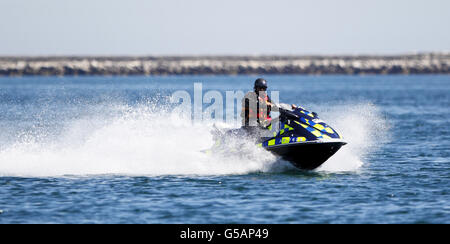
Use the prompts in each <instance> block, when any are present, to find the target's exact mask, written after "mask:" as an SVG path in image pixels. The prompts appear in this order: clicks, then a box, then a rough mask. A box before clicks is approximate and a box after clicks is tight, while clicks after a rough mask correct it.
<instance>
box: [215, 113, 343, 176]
mask: <svg viewBox="0 0 450 244" xmlns="http://www.w3.org/2000/svg"><path fill="white" fill-rule="evenodd" d="M286 107H289V106H284V108H283V106H280V105H278V108H279V112H280V116H279V117H278V118H277V120H278V121H273V122H272V124H271V125H270V126H269V127H268V129H269V133H272V135H271V136H270V137H266V136H262V137H259V138H257V146H259V147H262V148H264V149H266V150H268V151H270V152H272V153H273V154H275V155H278V156H280V157H281V158H283V159H284V160H286V161H289V162H290V163H291V164H293V165H294V166H295V167H297V168H300V169H308V170H311V169H315V168H317V167H319V166H320V165H322V164H323V163H324V162H325V161H326V160H328V158H330V157H331V156H333V154H335V153H336V152H337V151H338V150H339V149H340V148H341V147H342V146H343V145H345V144H346V142H345V141H344V140H343V138H342V136H341V135H340V134H339V133H338V132H337V131H336V130H334V129H333V128H331V127H330V126H329V125H327V124H326V123H325V122H324V121H322V120H321V119H319V117H318V116H317V114H316V113H314V112H309V111H307V110H306V109H304V108H302V107H297V108H295V109H287V108H286ZM242 131H244V129H237V130H230V131H228V132H226V133H216V145H215V146H214V147H213V148H212V149H210V150H208V151H209V152H214V151H215V150H217V149H218V148H220V147H221V145H223V144H224V143H226V142H225V141H224V140H226V138H227V136H230V135H237V134H239V133H241V134H242Z"/></svg>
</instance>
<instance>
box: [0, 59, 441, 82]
mask: <svg viewBox="0 0 450 244" xmlns="http://www.w3.org/2000/svg"><path fill="white" fill-rule="evenodd" d="M222 74H225V75H239V74H247V75H252V74H254V75H265V74H307V75H320V74H349V75H358V74H450V53H422V54H409V55H354V56H351V55H342V56H336V55H335V56H331V55H330V56H325V55H324V56H319V55H317V56H287V55H285V56H276V55H271V56H111V57H108V56H49V57H44V56H42V57H19V56H17V57H6V56H4V57H2V56H0V77H1V76H77V75H222Z"/></svg>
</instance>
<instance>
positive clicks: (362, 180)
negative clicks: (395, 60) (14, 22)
mask: <svg viewBox="0 0 450 244" xmlns="http://www.w3.org/2000/svg"><path fill="white" fill-rule="evenodd" d="M255 78H256V77H255V76H154V77H153V76H152V77H20V78H19V77H12V78H10V77H8V78H5V77H3V78H0V223H447V224H448V223H450V195H449V193H450V192H449V190H450V76H448V75H426V76H389V75H383V76H291V75H288V76H265V78H266V79H267V80H268V81H269V91H279V98H280V101H281V102H285V103H296V104H299V105H302V106H303V107H305V108H307V109H310V110H312V111H316V112H317V113H318V114H319V116H320V117H321V118H322V119H324V120H325V121H326V122H328V123H329V124H330V125H331V126H332V127H333V128H335V129H337V130H338V131H339V132H341V133H342V134H343V136H344V138H345V139H346V140H347V141H348V144H347V145H346V146H344V147H343V148H342V149H341V150H340V151H338V152H337V154H336V155H334V156H333V157H332V158H330V159H329V160H328V161H327V162H325V164H324V165H323V166H322V167H321V168H319V169H317V170H314V171H301V170H297V169H295V168H294V167H292V166H290V165H289V163H287V162H284V161H282V160H280V159H277V158H276V157H274V156H273V155H271V154H270V153H268V152H261V151H258V150H259V149H254V150H253V149H252V148H251V147H250V148H245V149H242V151H241V152H239V153H238V155H236V154H233V155H229V157H228V156H223V155H222V156H220V157H218V156H217V157H216V156H206V155H204V154H203V153H201V152H200V151H201V150H203V149H205V148H208V147H209V146H211V145H212V144H213V141H212V137H211V135H210V133H209V131H210V129H211V128H212V124H211V123H210V122H202V123H196V124H192V123H191V121H190V120H188V119H186V118H182V117H178V116H174V115H173V114H171V113H170V110H171V109H172V108H173V104H172V105H170V102H169V101H168V100H169V99H168V97H169V95H171V94H172V93H173V92H175V91H177V90H185V91H187V92H189V93H190V94H191V95H193V88H194V83H195V82H201V83H202V88H203V92H204V93H206V92H207V91H213V90H214V91H219V92H220V93H221V94H222V95H223V96H224V97H225V95H226V91H236V90H242V91H247V90H249V89H251V87H252V83H253V81H254V80H255ZM269 94H270V93H269ZM224 126H227V124H225V125H224Z"/></svg>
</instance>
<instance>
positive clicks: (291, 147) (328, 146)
mask: <svg viewBox="0 0 450 244" xmlns="http://www.w3.org/2000/svg"><path fill="white" fill-rule="evenodd" d="M345 144H346V143H345V142H342V141H339V142H302V143H291V144H287V145H280V146H271V147H268V148H266V150H268V151H270V152H272V153H274V154H276V155H278V156H281V157H282V158H283V159H284V160H286V161H289V162H290V163H291V164H292V165H294V166H295V167H297V168H300V169H307V170H312V169H315V168H317V167H319V166H320V165H322V164H323V163H324V162H325V161H327V160H328V158H330V157H331V156H333V155H334V154H335V153H336V152H337V151H338V150H339V149H340V148H341V147H342V146H343V145H345Z"/></svg>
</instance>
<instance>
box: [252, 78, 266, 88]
mask: <svg viewBox="0 0 450 244" xmlns="http://www.w3.org/2000/svg"><path fill="white" fill-rule="evenodd" d="M258 88H264V89H267V81H266V80H264V79H263V78H258V79H256V80H255V86H254V89H255V90H256V89H258Z"/></svg>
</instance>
